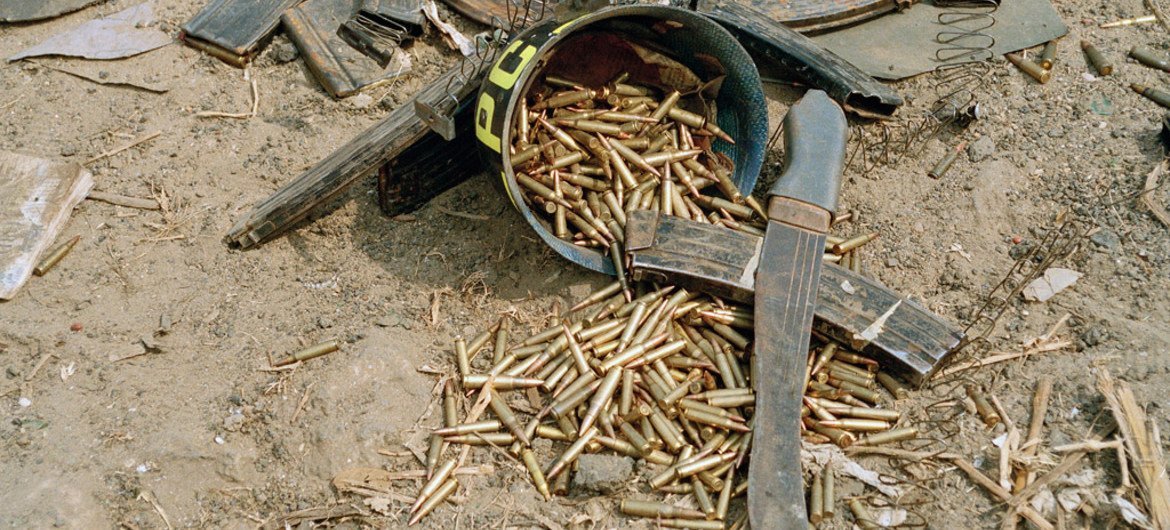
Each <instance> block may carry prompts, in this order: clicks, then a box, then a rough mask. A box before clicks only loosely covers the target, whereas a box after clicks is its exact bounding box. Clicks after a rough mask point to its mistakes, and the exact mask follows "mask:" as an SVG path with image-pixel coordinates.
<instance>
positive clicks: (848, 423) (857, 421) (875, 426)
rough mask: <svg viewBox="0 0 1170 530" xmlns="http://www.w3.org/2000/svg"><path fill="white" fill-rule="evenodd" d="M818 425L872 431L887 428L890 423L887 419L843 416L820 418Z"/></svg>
mask: <svg viewBox="0 0 1170 530" xmlns="http://www.w3.org/2000/svg"><path fill="white" fill-rule="evenodd" d="M817 423H818V424H820V425H823V426H825V427H829V428H832V429H843V430H847V431H857V432H874V431H885V430H889V429H890V427H891V425H890V423H889V422H887V421H882V420H870V419H861V418H845V419H840V420H820V421H818V422H817Z"/></svg>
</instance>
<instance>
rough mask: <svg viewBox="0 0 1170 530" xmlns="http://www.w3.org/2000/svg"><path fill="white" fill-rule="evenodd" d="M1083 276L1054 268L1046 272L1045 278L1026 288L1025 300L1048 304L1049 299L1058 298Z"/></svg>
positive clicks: (1040, 278) (1036, 280)
mask: <svg viewBox="0 0 1170 530" xmlns="http://www.w3.org/2000/svg"><path fill="white" fill-rule="evenodd" d="M1081 276H1084V274H1081V273H1079V272H1077V271H1074V270H1072V269H1061V268H1059V267H1052V268H1050V269H1048V270H1046V271H1044V276H1041V277H1039V278H1036V279H1035V280H1032V283H1029V284H1028V286H1027V287H1024V299H1025V300H1028V301H1031V302H1047V301H1048V299H1049V298H1052V297H1053V296H1056V293H1059V292H1061V291H1063V290H1065V289H1066V288H1068V287H1070V286H1072V284H1074V283H1077V280H1078V279H1080V277H1081Z"/></svg>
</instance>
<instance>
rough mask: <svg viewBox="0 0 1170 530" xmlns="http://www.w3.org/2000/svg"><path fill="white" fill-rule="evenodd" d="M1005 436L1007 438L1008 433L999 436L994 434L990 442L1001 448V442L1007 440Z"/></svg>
mask: <svg viewBox="0 0 1170 530" xmlns="http://www.w3.org/2000/svg"><path fill="white" fill-rule="evenodd" d="M1007 438H1008V435H1007V433H1006V432H1005V433H1003V434H1001V435H999V436H996V437H995V438H994V439H992V440H991V444H992V445H994V446H996V447H998V448H1000V449H1003V444H1004V442H1006V441H1007Z"/></svg>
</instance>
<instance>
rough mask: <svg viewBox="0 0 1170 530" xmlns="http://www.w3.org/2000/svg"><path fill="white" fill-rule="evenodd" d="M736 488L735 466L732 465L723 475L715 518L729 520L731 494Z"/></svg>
mask: <svg viewBox="0 0 1170 530" xmlns="http://www.w3.org/2000/svg"><path fill="white" fill-rule="evenodd" d="M734 490H735V466H731V467H730V468H729V469H728V470H727V475H726V476H724V477H723V488H721V489H720V490H719V500H718V501H716V502H715V518H716V519H718V520H720V521H726V520H727V511H728V509H729V508H730V507H731V494H732V492H733V491H734Z"/></svg>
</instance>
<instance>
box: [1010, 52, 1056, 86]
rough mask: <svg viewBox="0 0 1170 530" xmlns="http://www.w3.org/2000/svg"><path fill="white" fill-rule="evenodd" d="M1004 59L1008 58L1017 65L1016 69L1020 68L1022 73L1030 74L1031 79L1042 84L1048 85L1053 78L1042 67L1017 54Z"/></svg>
mask: <svg viewBox="0 0 1170 530" xmlns="http://www.w3.org/2000/svg"><path fill="white" fill-rule="evenodd" d="M1004 57H1007V60H1008V61H1010V62H1011V63H1012V64H1014V65H1016V68H1019V69H1020V70H1021V71H1022V72H1024V73H1025V74H1028V76H1029V77H1031V78H1032V79H1035V80H1036V81H1037V82H1039V83H1040V84H1044V83H1047V82H1048V80H1049V79H1050V78H1051V77H1052V72H1050V71H1048V70H1045V69H1043V68H1041V67H1040V65H1038V64H1036V63H1034V62H1032V61H1030V60H1028V59H1024V58H1023V57H1020V56H1019V55H1017V54H1014V53H1009V54H1007V55H1005V56H1004Z"/></svg>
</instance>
